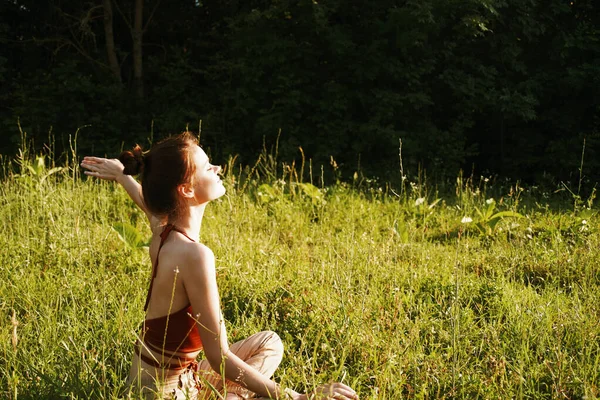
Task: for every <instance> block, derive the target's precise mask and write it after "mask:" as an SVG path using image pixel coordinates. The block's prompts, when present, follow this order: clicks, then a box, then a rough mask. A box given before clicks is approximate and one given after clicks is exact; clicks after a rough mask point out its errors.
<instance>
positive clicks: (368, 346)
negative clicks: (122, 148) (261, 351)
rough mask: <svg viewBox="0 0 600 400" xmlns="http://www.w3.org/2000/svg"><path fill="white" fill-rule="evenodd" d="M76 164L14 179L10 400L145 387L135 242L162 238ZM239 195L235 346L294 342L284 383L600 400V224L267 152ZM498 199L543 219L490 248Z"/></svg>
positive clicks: (232, 207) (3, 257)
mask: <svg viewBox="0 0 600 400" xmlns="http://www.w3.org/2000/svg"><path fill="white" fill-rule="evenodd" d="M68 160H69V161H67V163H66V164H65V165H63V166H60V167H58V168H59V169H55V170H52V168H51V167H53V165H52V164H51V162H50V160H42V161H40V160H39V159H37V160H36V158H35V157H32V156H31V155H28V154H23V155H22V157H21V158H20V160H17V161H19V163H17V164H16V166H13V167H11V166H9V165H8V164H6V163H5V166H4V168H5V174H4V175H5V178H4V179H3V180H2V182H1V183H2V184H1V185H0V226H1V229H0V231H1V232H2V235H0V249H2V250H1V251H0V315H1V316H2V321H3V322H2V324H1V325H0V327H1V330H0V397H2V398H9V399H16V398H20V399H34V398H35V399H39V398H58V397H67V398H86V399H87V398H99V399H112V398H118V397H119V395H120V392H121V390H122V387H123V385H124V379H125V377H126V375H127V374H128V371H129V363H130V360H131V358H132V354H133V342H134V340H135V338H136V334H137V331H138V327H139V324H140V322H141V321H142V319H143V311H142V310H143V301H144V296H145V294H146V290H147V285H148V280H149V273H150V260H149V257H148V255H147V252H146V251H145V249H144V248H143V247H138V244H139V243H138V242H136V243H133V244H132V242H131V240H129V239H127V237H122V236H123V232H122V231H119V229H115V228H118V227H123V226H128V227H131V228H134V229H135V230H136V231H137V232H140V233H141V235H142V237H145V238H147V237H149V234H150V232H149V228H148V226H147V225H146V222H145V220H144V216H143V214H142V213H141V212H140V211H139V210H137V209H136V207H135V206H134V205H133V203H132V202H131V201H130V200H129V199H128V198H127V195H126V194H125V192H124V191H123V190H121V189H120V188H118V187H116V186H115V185H114V184H112V183H107V182H100V181H96V180H87V179H82V178H81V175H80V171H78V169H77V166H76V157H74V156H73V157H69V158H68ZM302 165H303V166H304V163H303V164H302ZM54 167H56V166H54ZM310 169H311V170H312V165H311V166H310ZM51 171H54V172H51ZM294 174H295V175H294ZM301 176H302V175H301ZM267 178H268V179H267ZM312 179H313V177H312V176H311V180H312ZM224 181H225V183H226V185H227V189H228V194H227V195H226V196H225V197H224V198H223V199H221V200H219V201H216V202H215V203H214V204H211V205H210V206H209V208H208V210H207V213H206V215H205V221H204V224H203V228H202V229H203V230H202V234H201V238H202V240H203V242H205V243H206V244H207V245H208V246H209V247H211V248H212V249H213V251H214V253H215V255H216V257H217V265H218V280H219V285H220V291H221V298H222V307H223V310H224V314H225V316H226V319H227V324H228V329H229V334H230V340H231V341H234V340H238V339H241V338H244V337H246V336H248V335H250V334H252V333H254V332H256V331H258V330H264V329H271V330H274V331H276V332H278V333H279V334H280V336H281V337H282V338H283V341H284V343H285V346H286V354H285V358H284V361H283V364H282V366H281V367H280V369H279V371H278V372H277V374H276V379H278V380H279V381H282V382H284V383H285V384H286V385H289V386H292V387H295V388H296V389H298V390H306V389H310V388H311V387H313V386H314V385H317V384H319V383H322V382H327V381H343V382H345V383H347V384H350V385H351V386H353V387H354V388H355V389H356V390H357V391H358V393H359V394H360V397H361V398H362V399H400V398H486V399H492V398H494V399H506V398H536V399H537V398H548V399H551V398H597V397H598V396H600V336H599V334H600V323H599V317H600V311H599V308H598V305H599V304H600V295H599V293H600V291H599V287H598V286H599V282H600V269H599V267H598V265H599V261H600V255H599V248H600V247H599V234H598V229H597V227H596V224H597V218H596V216H595V211H594V210H593V209H590V208H589V207H588V208H586V207H583V208H581V207H580V208H579V209H576V210H575V211H573V209H572V207H570V205H567V204H565V207H564V208H565V209H566V210H568V211H561V210H558V209H556V208H553V207H550V206H547V205H546V204H545V203H540V201H541V200H543V198H542V197H541V196H538V197H534V196H531V197H528V193H527V190H525V189H522V188H520V187H518V186H515V185H512V186H510V187H507V188H506V189H501V190H499V189H497V187H490V185H491V184H492V183H493V182H487V181H485V180H484V179H481V180H473V179H463V178H462V177H459V179H458V180H457V182H456V186H455V187H454V188H453V192H452V194H451V195H449V194H443V193H442V194H440V193H441V192H435V190H433V189H432V188H431V187H429V186H427V185H426V184H425V183H422V182H418V181H417V182H413V183H412V185H411V184H408V183H407V187H406V189H405V190H402V191H401V192H400V191H398V192H399V194H398V195H396V194H395V192H393V191H392V190H391V189H390V188H386V187H382V188H378V187H377V186H376V184H375V183H370V184H369V183H368V182H366V181H361V178H360V179H359V178H357V179H356V180H355V181H354V185H353V184H347V185H345V184H342V183H339V184H336V185H334V186H331V187H322V188H317V187H316V186H321V185H320V181H319V179H318V178H314V183H315V185H316V186H313V185H311V184H309V183H303V182H302V181H301V178H298V173H297V172H296V168H295V166H290V165H288V166H286V165H282V164H280V163H278V162H277V161H276V159H275V158H274V157H272V155H271V158H269V154H267V153H266V152H265V154H264V155H263V156H262V160H260V161H259V162H258V163H257V165H255V166H254V168H248V169H245V170H244V169H240V168H239V167H237V166H236V165H235V162H234V160H232V162H231V163H230V164H229V165H228V173H227V176H226V178H225V179H224ZM306 181H308V180H306ZM353 186H359V187H353ZM492 186H493V185H492ZM496 186H498V184H496ZM501 192H502V193H501ZM492 197H493V198H494V207H495V209H494V212H501V211H511V212H514V213H520V214H521V215H523V216H524V217H523V218H516V217H506V218H500V219H499V220H498V221H496V222H495V223H494V225H493V228H490V229H487V227H490V226H488V225H487V224H488V223H489V221H488V220H486V219H485V218H482V216H479V214H478V213H477V210H485V209H487V208H488V207H489V206H490V204H491V203H490V202H489V199H490V198H492ZM589 205H590V206H591V203H590V204H589ZM469 219H470V220H471V222H468V221H469ZM461 221H463V222H461ZM478 224H479V226H480V227H484V228H485V229H480V227H478ZM119 232H121V235H120V234H119ZM13 314H14V315H13Z"/></svg>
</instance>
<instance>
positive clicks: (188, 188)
mask: <svg viewBox="0 0 600 400" xmlns="http://www.w3.org/2000/svg"><path fill="white" fill-rule="evenodd" d="M177 193H178V194H179V195H180V196H182V197H183V198H185V199H193V198H194V187H193V186H192V185H191V184H189V183H182V184H181V185H179V186H177Z"/></svg>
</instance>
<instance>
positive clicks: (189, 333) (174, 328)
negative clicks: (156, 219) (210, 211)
mask: <svg viewBox="0 0 600 400" xmlns="http://www.w3.org/2000/svg"><path fill="white" fill-rule="evenodd" d="M171 231H177V232H179V233H181V234H182V235H184V236H185V237H186V238H188V239H189V240H191V241H192V242H195V240H194V239H192V238H190V237H189V236H188V235H186V234H185V232H183V231H181V230H179V229H178V228H177V227H175V226H174V225H171V224H168V225H166V226H165V227H164V229H163V231H162V233H161V234H160V246H159V247H158V253H157V254H156V263H155V264H154V266H153V268H152V280H151V281H150V288H149V289H148V295H147V296H146V304H145V305H144V311H146V310H147V309H148V304H149V303H150V296H151V295H152V286H153V284H154V278H155V277H156V272H157V267H158V256H159V254H160V249H161V248H162V246H163V244H164V243H165V240H167V237H168V236H169V233H170V232H171ZM192 315H193V313H192V306H191V304H188V305H187V306H185V307H184V308H182V309H181V310H179V311H176V312H174V313H171V314H169V315H165V316H164V317H158V318H151V319H146V320H145V321H144V323H143V324H142V333H141V338H142V342H143V343H142V345H143V346H144V347H146V348H147V349H148V350H151V351H152V352H153V353H159V354H162V357H161V358H162V359H163V360H161V361H159V360H156V359H154V358H151V357H148V356H146V355H145V354H142V353H141V352H140V349H139V348H138V347H136V349H135V352H136V354H138V355H139V356H140V357H141V359H142V360H144V362H146V363H147V364H150V365H153V366H155V367H157V368H163V369H183V368H186V367H187V366H188V365H190V364H191V363H193V362H194V361H195V355H194V356H191V357H190V356H185V354H186V353H197V352H198V351H200V350H201V349H202V341H201V340H200V333H199V332H198V325H197V324H196V321H195V320H194V318H193V316H192ZM175 352H177V354H175Z"/></svg>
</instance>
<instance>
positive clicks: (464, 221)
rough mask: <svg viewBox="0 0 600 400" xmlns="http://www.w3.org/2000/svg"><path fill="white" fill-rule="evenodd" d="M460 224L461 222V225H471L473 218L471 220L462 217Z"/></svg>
mask: <svg viewBox="0 0 600 400" xmlns="http://www.w3.org/2000/svg"><path fill="white" fill-rule="evenodd" d="M460 222H461V223H462V224H468V223H471V222H473V218H471V217H466V216H465V217H463V219H461V220H460Z"/></svg>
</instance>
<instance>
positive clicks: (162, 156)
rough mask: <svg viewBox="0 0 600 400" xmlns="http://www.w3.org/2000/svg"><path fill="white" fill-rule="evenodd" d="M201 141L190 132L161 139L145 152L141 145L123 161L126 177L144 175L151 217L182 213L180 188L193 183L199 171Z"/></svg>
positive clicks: (127, 153)
mask: <svg viewBox="0 0 600 400" xmlns="http://www.w3.org/2000/svg"><path fill="white" fill-rule="evenodd" d="M196 146H198V139H197V138H196V137H195V136H194V134H193V133H192V132H189V131H186V132H183V133H181V134H179V135H176V136H170V137H168V138H166V139H163V140H161V141H160V142H158V143H156V144H155V145H153V146H152V148H151V149H150V150H149V151H148V152H146V153H144V152H143V151H142V148H141V147H140V146H139V145H136V146H135V147H134V148H133V150H131V151H124V152H123V153H121V155H120V156H119V160H120V161H121V163H123V165H124V166H125V169H124V170H123V173H124V174H127V175H137V174H141V184H142V194H143V196H144V203H145V204H146V207H147V208H148V211H150V213H151V214H153V215H157V216H166V217H173V216H176V215H177V214H178V213H179V212H180V211H181V201H180V198H179V195H178V194H177V188H178V186H179V185H181V184H184V183H192V177H193V176H194V174H195V172H196V164H195V163H194V159H193V150H194V148H195V147H196Z"/></svg>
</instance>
